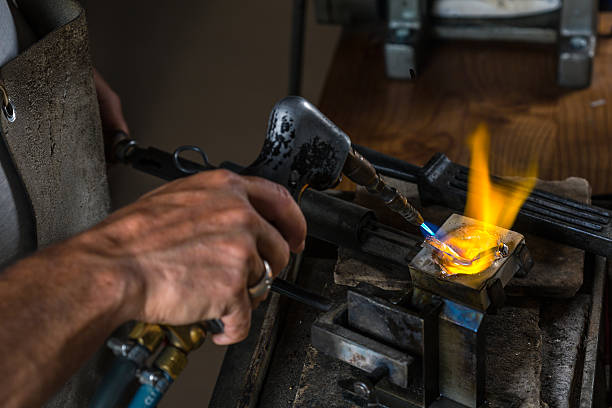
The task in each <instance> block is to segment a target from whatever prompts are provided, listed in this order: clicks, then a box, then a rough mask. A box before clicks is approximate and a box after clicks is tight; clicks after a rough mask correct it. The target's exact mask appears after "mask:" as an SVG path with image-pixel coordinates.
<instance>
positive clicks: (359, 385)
mask: <svg viewBox="0 0 612 408" xmlns="http://www.w3.org/2000/svg"><path fill="white" fill-rule="evenodd" d="M353 389H354V390H355V392H356V393H357V394H358V395H359V396H361V397H363V398H369V397H370V393H371V392H372V391H371V390H370V387H368V385H367V384H366V383H364V382H363V381H355V382H354V383H353Z"/></svg>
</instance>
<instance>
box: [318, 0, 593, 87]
mask: <svg viewBox="0 0 612 408" xmlns="http://www.w3.org/2000/svg"><path fill="white" fill-rule="evenodd" d="M442 3H443V4H442ZM531 3H533V5H531V6H529V5H527V4H522V5H521V7H520V10H518V11H520V12H517V10H515V9H516V7H515V8H508V7H507V6H506V5H505V3H501V4H495V3H494V2H490V4H488V3H487V4H481V5H478V4H477V3H476V2H473V1H472V2H461V1H455V2H452V1H448V0H437V1H433V2H427V1H425V0H408V1H406V0H381V1H373V0H372V1H368V0H317V1H316V2H315V5H316V13H317V19H318V21H319V22H320V23H326V24H342V25H345V26H354V25H364V24H368V23H369V24H372V23H382V22H386V24H387V29H388V36H387V40H386V42H385V63H386V71H387V75H388V76H389V77H390V78H397V79H413V78H414V77H415V74H416V73H417V72H418V66H419V60H421V59H422V55H421V54H422V53H423V52H422V50H423V49H424V44H425V43H426V42H427V40H428V37H433V38H441V39H446V40H453V39H455V40H479V41H513V42H516V41H518V42H528V43H539V44H557V46H558V64H557V67H558V68H557V70H558V84H559V86H561V87H567V88H585V87H588V86H589V85H590V83H591V75H592V65H593V56H594V51H595V45H596V33H597V26H596V25H597V8H598V2H597V0H563V1H562V2H561V1H549V2H546V3H544V2H542V4H535V3H536V2H531ZM428 4H429V5H430V7H429V8H428ZM478 8H480V10H481V11H482V10H484V11H485V12H481V11H478Z"/></svg>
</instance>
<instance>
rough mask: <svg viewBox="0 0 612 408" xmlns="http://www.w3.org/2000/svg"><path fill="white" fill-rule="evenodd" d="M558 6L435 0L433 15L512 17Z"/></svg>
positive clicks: (535, 1)
mask: <svg viewBox="0 0 612 408" xmlns="http://www.w3.org/2000/svg"><path fill="white" fill-rule="evenodd" d="M585 1H586V0H585ZM559 8H561V0H435V1H434V4H433V15H434V16H436V17H442V18H512V17H525V16H529V15H534V14H543V13H549V12H551V11H555V10H558V9H559Z"/></svg>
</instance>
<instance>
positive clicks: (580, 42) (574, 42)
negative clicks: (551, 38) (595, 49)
mask: <svg viewBox="0 0 612 408" xmlns="http://www.w3.org/2000/svg"><path fill="white" fill-rule="evenodd" d="M569 43H570V46H571V47H572V49H574V50H582V49H585V48H586V47H587V46H588V45H589V42H588V40H587V39H586V38H584V37H572V38H570V40H569Z"/></svg>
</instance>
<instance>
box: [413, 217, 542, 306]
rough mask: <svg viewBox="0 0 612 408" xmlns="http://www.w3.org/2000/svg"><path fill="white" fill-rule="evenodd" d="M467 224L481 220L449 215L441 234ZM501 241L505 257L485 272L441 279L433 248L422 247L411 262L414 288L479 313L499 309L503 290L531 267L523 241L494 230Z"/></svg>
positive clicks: (521, 236)
mask: <svg viewBox="0 0 612 408" xmlns="http://www.w3.org/2000/svg"><path fill="white" fill-rule="evenodd" d="M466 225H483V223H481V222H480V221H477V220H474V219H472V218H468V217H464V216H462V215H458V214H453V215H451V216H450V217H449V218H448V219H447V220H446V221H445V222H444V224H443V225H442V227H441V229H442V230H443V231H452V230H455V229H457V228H459V227H461V226H466ZM496 228H497V231H498V234H499V236H500V238H501V241H502V242H503V243H504V244H506V245H507V246H508V254H509V255H508V256H507V257H504V258H500V259H497V260H496V261H494V262H493V263H492V264H491V266H489V267H488V268H487V269H485V270H484V271H482V272H480V273H477V274H473V275H467V274H457V275H451V276H444V275H443V272H442V269H441V267H440V266H439V265H438V264H436V263H435V262H434V260H433V257H432V254H433V249H432V248H430V247H425V248H423V249H422V250H421V251H420V252H419V253H418V254H417V256H416V257H415V258H414V259H413V260H412V262H411V263H410V277H411V278H412V282H413V285H414V286H415V287H418V288H421V289H424V290H426V291H429V292H431V293H434V294H436V295H440V296H443V297H447V298H449V299H452V300H455V301H457V302H460V303H463V304H464V305H467V306H470V307H473V308H475V309H477V310H480V311H486V310H487V309H488V308H489V306H491V305H494V306H495V307H500V306H501V304H502V303H503V300H504V299H503V296H504V295H503V288H504V287H505V286H506V284H508V282H509V281H510V279H512V277H513V276H514V275H515V274H517V273H523V271H522V270H524V269H525V268H528V267H529V266H530V262H529V260H530V257H529V256H528V252H525V250H526V247H525V238H524V237H523V235H521V234H519V233H518V232H514V231H510V230H507V229H504V228H499V227H496Z"/></svg>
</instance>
